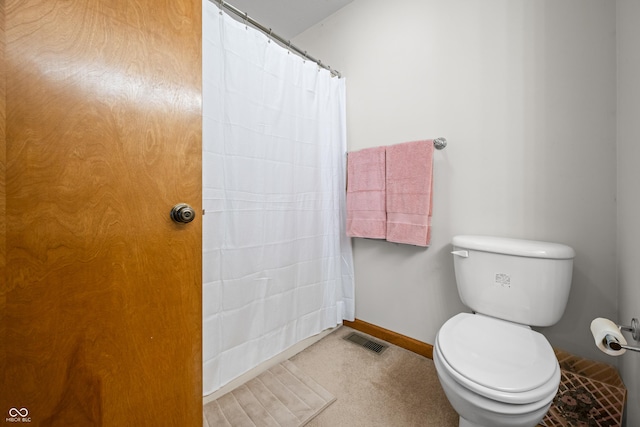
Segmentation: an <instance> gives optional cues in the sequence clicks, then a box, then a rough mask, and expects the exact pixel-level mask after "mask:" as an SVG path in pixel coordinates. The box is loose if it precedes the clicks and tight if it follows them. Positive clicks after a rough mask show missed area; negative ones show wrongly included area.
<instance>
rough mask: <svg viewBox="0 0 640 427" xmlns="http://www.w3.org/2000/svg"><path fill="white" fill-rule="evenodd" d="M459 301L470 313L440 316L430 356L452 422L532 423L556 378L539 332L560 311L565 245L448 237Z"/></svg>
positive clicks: (566, 269) (468, 426) (486, 426)
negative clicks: (453, 414)
mask: <svg viewBox="0 0 640 427" xmlns="http://www.w3.org/2000/svg"><path fill="white" fill-rule="evenodd" d="M452 254H453V255H454V263H453V264H454V270H455V276H456V286H457V288H458V294H459V295H460V300H461V301H462V302H463V303H464V304H465V305H466V306H467V307H469V308H470V309H471V310H472V311H473V314H471V313H460V314H457V315H455V316H453V317H452V318H451V319H449V320H447V321H446V322H445V323H444V325H442V327H441V328H440V330H439V331H438V334H437V335H436V340H435V345H434V351H433V361H434V363H435V367H436V371H437V374H438V379H439V380H440V384H441V385H442V388H443V390H444V392H445V394H446V395H447V398H448V399H449V402H450V403H451V406H453V408H454V409H455V410H456V411H457V412H458V414H459V415H460V427H535V426H536V425H537V424H538V422H540V421H541V420H542V418H544V416H545V414H546V412H547V411H548V410H549V407H550V406H551V403H552V402H553V399H554V397H555V395H556V393H557V390H558V386H559V384H560V366H559V364H558V361H557V359H556V356H555V353H554V351H553V348H552V347H551V345H550V344H549V342H548V341H547V340H546V338H545V337H544V336H543V335H542V334H540V333H539V332H536V331H534V330H533V329H531V327H530V325H531V326H551V325H553V324H555V323H557V322H558V320H560V318H561V317H562V314H563V313H564V310H565V307H566V304H567V300H568V297H569V290H570V287H571V277H572V269H573V258H574V256H575V252H574V250H573V249H572V248H570V247H569V246H566V245H562V244H558V243H549V242H539V241H532V240H521V239H510V238H503V237H492V236H455V237H454V238H453V252H452Z"/></svg>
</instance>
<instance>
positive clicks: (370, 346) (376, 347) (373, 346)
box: [344, 332, 388, 354]
mask: <svg viewBox="0 0 640 427" xmlns="http://www.w3.org/2000/svg"><path fill="white" fill-rule="evenodd" d="M344 339H345V340H347V341H351V342H352V343H355V344H358V345H359V346H361V347H364V348H366V349H367V350H371V351H373V352H374V353H377V354H381V353H382V352H383V351H385V350H386V349H387V347H388V346H386V345H384V344H381V343H379V342H376V341H371V340H370V339H369V338H367V337H364V336H362V335H360V334H358V333H356V332H352V333H350V334H349V335H347V336H346V337H344Z"/></svg>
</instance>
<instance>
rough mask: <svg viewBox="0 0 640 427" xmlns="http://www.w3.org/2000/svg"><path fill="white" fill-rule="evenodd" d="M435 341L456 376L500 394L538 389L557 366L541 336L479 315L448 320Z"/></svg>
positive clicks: (551, 350) (464, 315)
mask: <svg viewBox="0 0 640 427" xmlns="http://www.w3.org/2000/svg"><path fill="white" fill-rule="evenodd" d="M437 340H438V347H439V349H440V353H441V354H442V356H443V357H444V358H445V359H446V361H447V363H448V364H449V365H450V366H451V367H452V368H453V369H455V370H456V371H457V372H458V373H459V374H460V375H462V376H463V377H465V378H467V379H468V380H470V381H472V382H474V383H476V384H479V385H481V386H484V387H487V388H489V389H493V390H498V391H501V392H507V393H522V392H526V391H529V390H534V389H536V388H539V387H541V386H543V385H545V384H546V383H547V382H549V381H550V380H551V379H552V377H553V376H554V373H555V372H556V369H557V366H558V362H557V359H556V357H555V354H554V352H553V349H552V348H551V345H550V344H549V342H548V341H547V340H546V338H545V337H544V336H543V335H542V334H540V333H538V332H536V331H533V330H531V329H528V328H526V327H523V326H519V325H516V324H513V323H509V322H507V321H504V320H499V319H494V318H491V317H487V316H483V315H479V314H469V313H461V314H458V315H456V316H454V317H452V318H451V319H449V320H448V321H447V322H446V323H445V324H444V325H443V326H442V328H441V329H440V332H438V337H437Z"/></svg>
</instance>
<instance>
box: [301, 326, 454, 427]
mask: <svg viewBox="0 0 640 427" xmlns="http://www.w3.org/2000/svg"><path fill="white" fill-rule="evenodd" d="M351 332H354V330H353V329H351V328H348V327H346V326H343V327H341V328H340V329H338V330H337V331H335V332H333V333H331V334H330V335H328V336H327V337H325V338H323V339H322V340H320V341H319V342H317V343H316V344H314V345H312V346H311V347H309V348H307V349H306V350H304V351H303V352H301V353H298V354H297V355H296V356H294V357H292V358H291V361H292V362H293V363H295V364H296V366H297V367H298V368H300V369H301V370H302V371H304V372H305V373H306V374H307V375H310V376H311V377H313V378H314V379H315V380H316V381H318V382H319V383H320V384H322V386H323V387H325V388H326V389H327V390H329V391H330V392H331V393H333V394H334V395H335V396H336V401H335V403H333V404H332V405H331V406H329V407H328V408H327V409H325V410H324V411H322V413H320V414H319V415H318V416H317V417H315V418H314V419H313V420H311V422H309V424H307V426H308V427H360V426H362V427H365V426H366V427H413V426H415V427H457V426H458V415H457V414H456V412H455V411H454V410H453V408H452V407H451V405H450V404H449V401H448V400H447V398H446V396H445V394H444V391H443V390H442V387H441V386H440V382H439V381H438V377H437V374H436V370H435V366H434V364H433V361H432V360H431V359H428V358H426V357H422V356H420V355H417V354H415V353H412V352H410V351H407V350H405V349H403V348H400V347H397V346H394V345H392V344H389V348H387V349H386V350H385V351H384V352H383V353H382V354H376V353H374V352H372V351H370V350H367V349H366V348H364V347H361V346H358V345H356V344H354V343H352V342H349V341H345V340H344V339H343V338H344V337H345V336H346V335H348V334H350V333H351ZM362 335H365V336H366V337H369V336H368V335H366V334H362ZM369 338H371V339H373V340H376V341H380V340H377V339H376V338H372V337H369ZM382 342H384V341H382ZM387 344H388V343H387Z"/></svg>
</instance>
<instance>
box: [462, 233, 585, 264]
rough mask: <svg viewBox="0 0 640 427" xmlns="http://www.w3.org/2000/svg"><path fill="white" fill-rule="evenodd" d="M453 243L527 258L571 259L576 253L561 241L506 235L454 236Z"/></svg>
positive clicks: (465, 247)
mask: <svg viewBox="0 0 640 427" xmlns="http://www.w3.org/2000/svg"><path fill="white" fill-rule="evenodd" d="M453 245H454V246H456V247H457V248H463V249H471V250H476V251H483V252H492V253H498V254H506V255H514V256H523V257H529V258H547V259H573V258H574V257H575V255H576V253H575V251H574V250H573V248H571V247H570V246H567V245H563V244H561V243H551V242H540V241H536V240H523V239H512V238H508V237H494V236H471V235H466V236H454V237H453Z"/></svg>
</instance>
